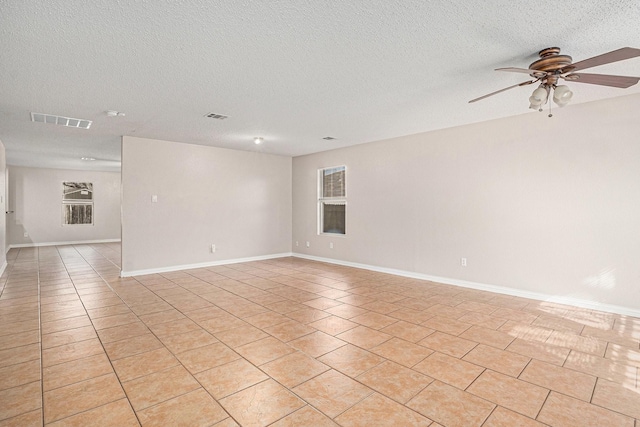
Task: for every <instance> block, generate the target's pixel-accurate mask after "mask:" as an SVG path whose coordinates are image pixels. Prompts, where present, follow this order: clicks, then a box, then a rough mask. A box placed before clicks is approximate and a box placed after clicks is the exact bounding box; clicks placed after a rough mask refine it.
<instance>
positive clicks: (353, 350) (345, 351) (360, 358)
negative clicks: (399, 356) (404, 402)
mask: <svg viewBox="0 0 640 427" xmlns="http://www.w3.org/2000/svg"><path fill="white" fill-rule="evenodd" d="M318 360H319V361H321V362H322V363H325V364H327V365H329V366H331V367H332V368H333V369H335V370H337V371H340V372H342V373H343V374H345V375H348V376H350V377H352V378H354V377H357V376H358V375H360V374H361V373H363V372H365V371H368V370H369V369H371V368H373V367H374V366H377V365H379V364H381V363H382V362H384V361H385V359H384V358H382V357H380V356H378V355H376V354H374V353H371V352H369V351H367V350H363V349H361V348H359V347H356V346H353V345H351V344H347V345H345V346H343V347H340V348H338V349H337V350H334V351H332V352H330V353H327V354H325V355H324V356H321V357H319V358H318Z"/></svg>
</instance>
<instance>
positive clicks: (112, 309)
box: [87, 304, 132, 319]
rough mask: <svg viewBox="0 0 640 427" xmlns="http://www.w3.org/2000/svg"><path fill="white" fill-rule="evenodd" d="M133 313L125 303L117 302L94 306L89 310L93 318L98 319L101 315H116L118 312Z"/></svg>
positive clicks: (88, 312)
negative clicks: (99, 306)
mask: <svg viewBox="0 0 640 427" xmlns="http://www.w3.org/2000/svg"><path fill="white" fill-rule="evenodd" d="M128 313H132V311H131V309H130V308H129V307H127V306H126V305H125V304H116V305H112V306H109V307H102V308H94V309H92V310H88V311H87V314H88V315H89V317H90V318H91V319H98V318H101V317H108V316H115V315H117V314H128Z"/></svg>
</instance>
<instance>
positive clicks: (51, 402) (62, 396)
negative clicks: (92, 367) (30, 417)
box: [44, 374, 125, 423]
mask: <svg viewBox="0 0 640 427" xmlns="http://www.w3.org/2000/svg"><path fill="white" fill-rule="evenodd" d="M124 397H125V394H124V392H123V391H122V387H121V386H120V382H118V379H117V377H116V376H115V375H114V374H107V375H103V376H101V377H96V378H92V379H89V380H85V381H82V382H78V383H75V384H71V385H68V386H65V387H60V388H57V389H55V390H50V391H47V392H45V393H44V419H45V423H51V422H54V421H56V420H60V419H62V418H66V417H69V416H71V415H75V414H77V413H80V412H84V411H87V410H90V409H93V408H97V407H98V406H102V405H105V404H107V403H110V402H113V401H116V400H119V399H122V398H124Z"/></svg>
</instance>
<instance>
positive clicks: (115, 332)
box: [98, 322, 149, 343]
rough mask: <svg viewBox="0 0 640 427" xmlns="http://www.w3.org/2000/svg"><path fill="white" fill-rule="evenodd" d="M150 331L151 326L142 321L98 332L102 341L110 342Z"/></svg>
mask: <svg viewBox="0 0 640 427" xmlns="http://www.w3.org/2000/svg"><path fill="white" fill-rule="evenodd" d="M148 332H149V328H147V325H145V324H144V323H142V322H135V323H130V324H128V325H122V326H116V327H115V328H108V329H101V330H100V331H99V332H98V336H99V337H100V341H102V342H103V343H109V342H113V341H119V340H125V339H127V338H133V337H137V336H138V335H144V334H146V333H148Z"/></svg>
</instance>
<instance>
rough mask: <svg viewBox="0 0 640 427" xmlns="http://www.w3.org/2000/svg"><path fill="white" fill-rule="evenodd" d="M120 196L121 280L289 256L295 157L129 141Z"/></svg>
mask: <svg viewBox="0 0 640 427" xmlns="http://www.w3.org/2000/svg"><path fill="white" fill-rule="evenodd" d="M122 191H123V194H122V196H123V197H122V261H123V266H122V270H123V273H122V274H123V275H132V274H140V273H141V272H144V271H145V270H167V269H175V268H177V267H180V266H189V265H194V264H207V263H216V262H220V261H222V260H237V259H241V258H251V257H266V256H272V255H276V254H282V253H290V252H291V158H290V157H282V156H274V155H268V154H262V153H258V152H246V151H235V150H228V149H222V148H213V147H205V146H199V145H191V144H183V143H177V142H168V141H159V140H152V139H143V138H135V137H128V136H125V137H123V140H122ZM153 195H157V202H156V203H153V202H152V196H153ZM212 244H215V245H216V252H215V253H211V251H210V245H212Z"/></svg>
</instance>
